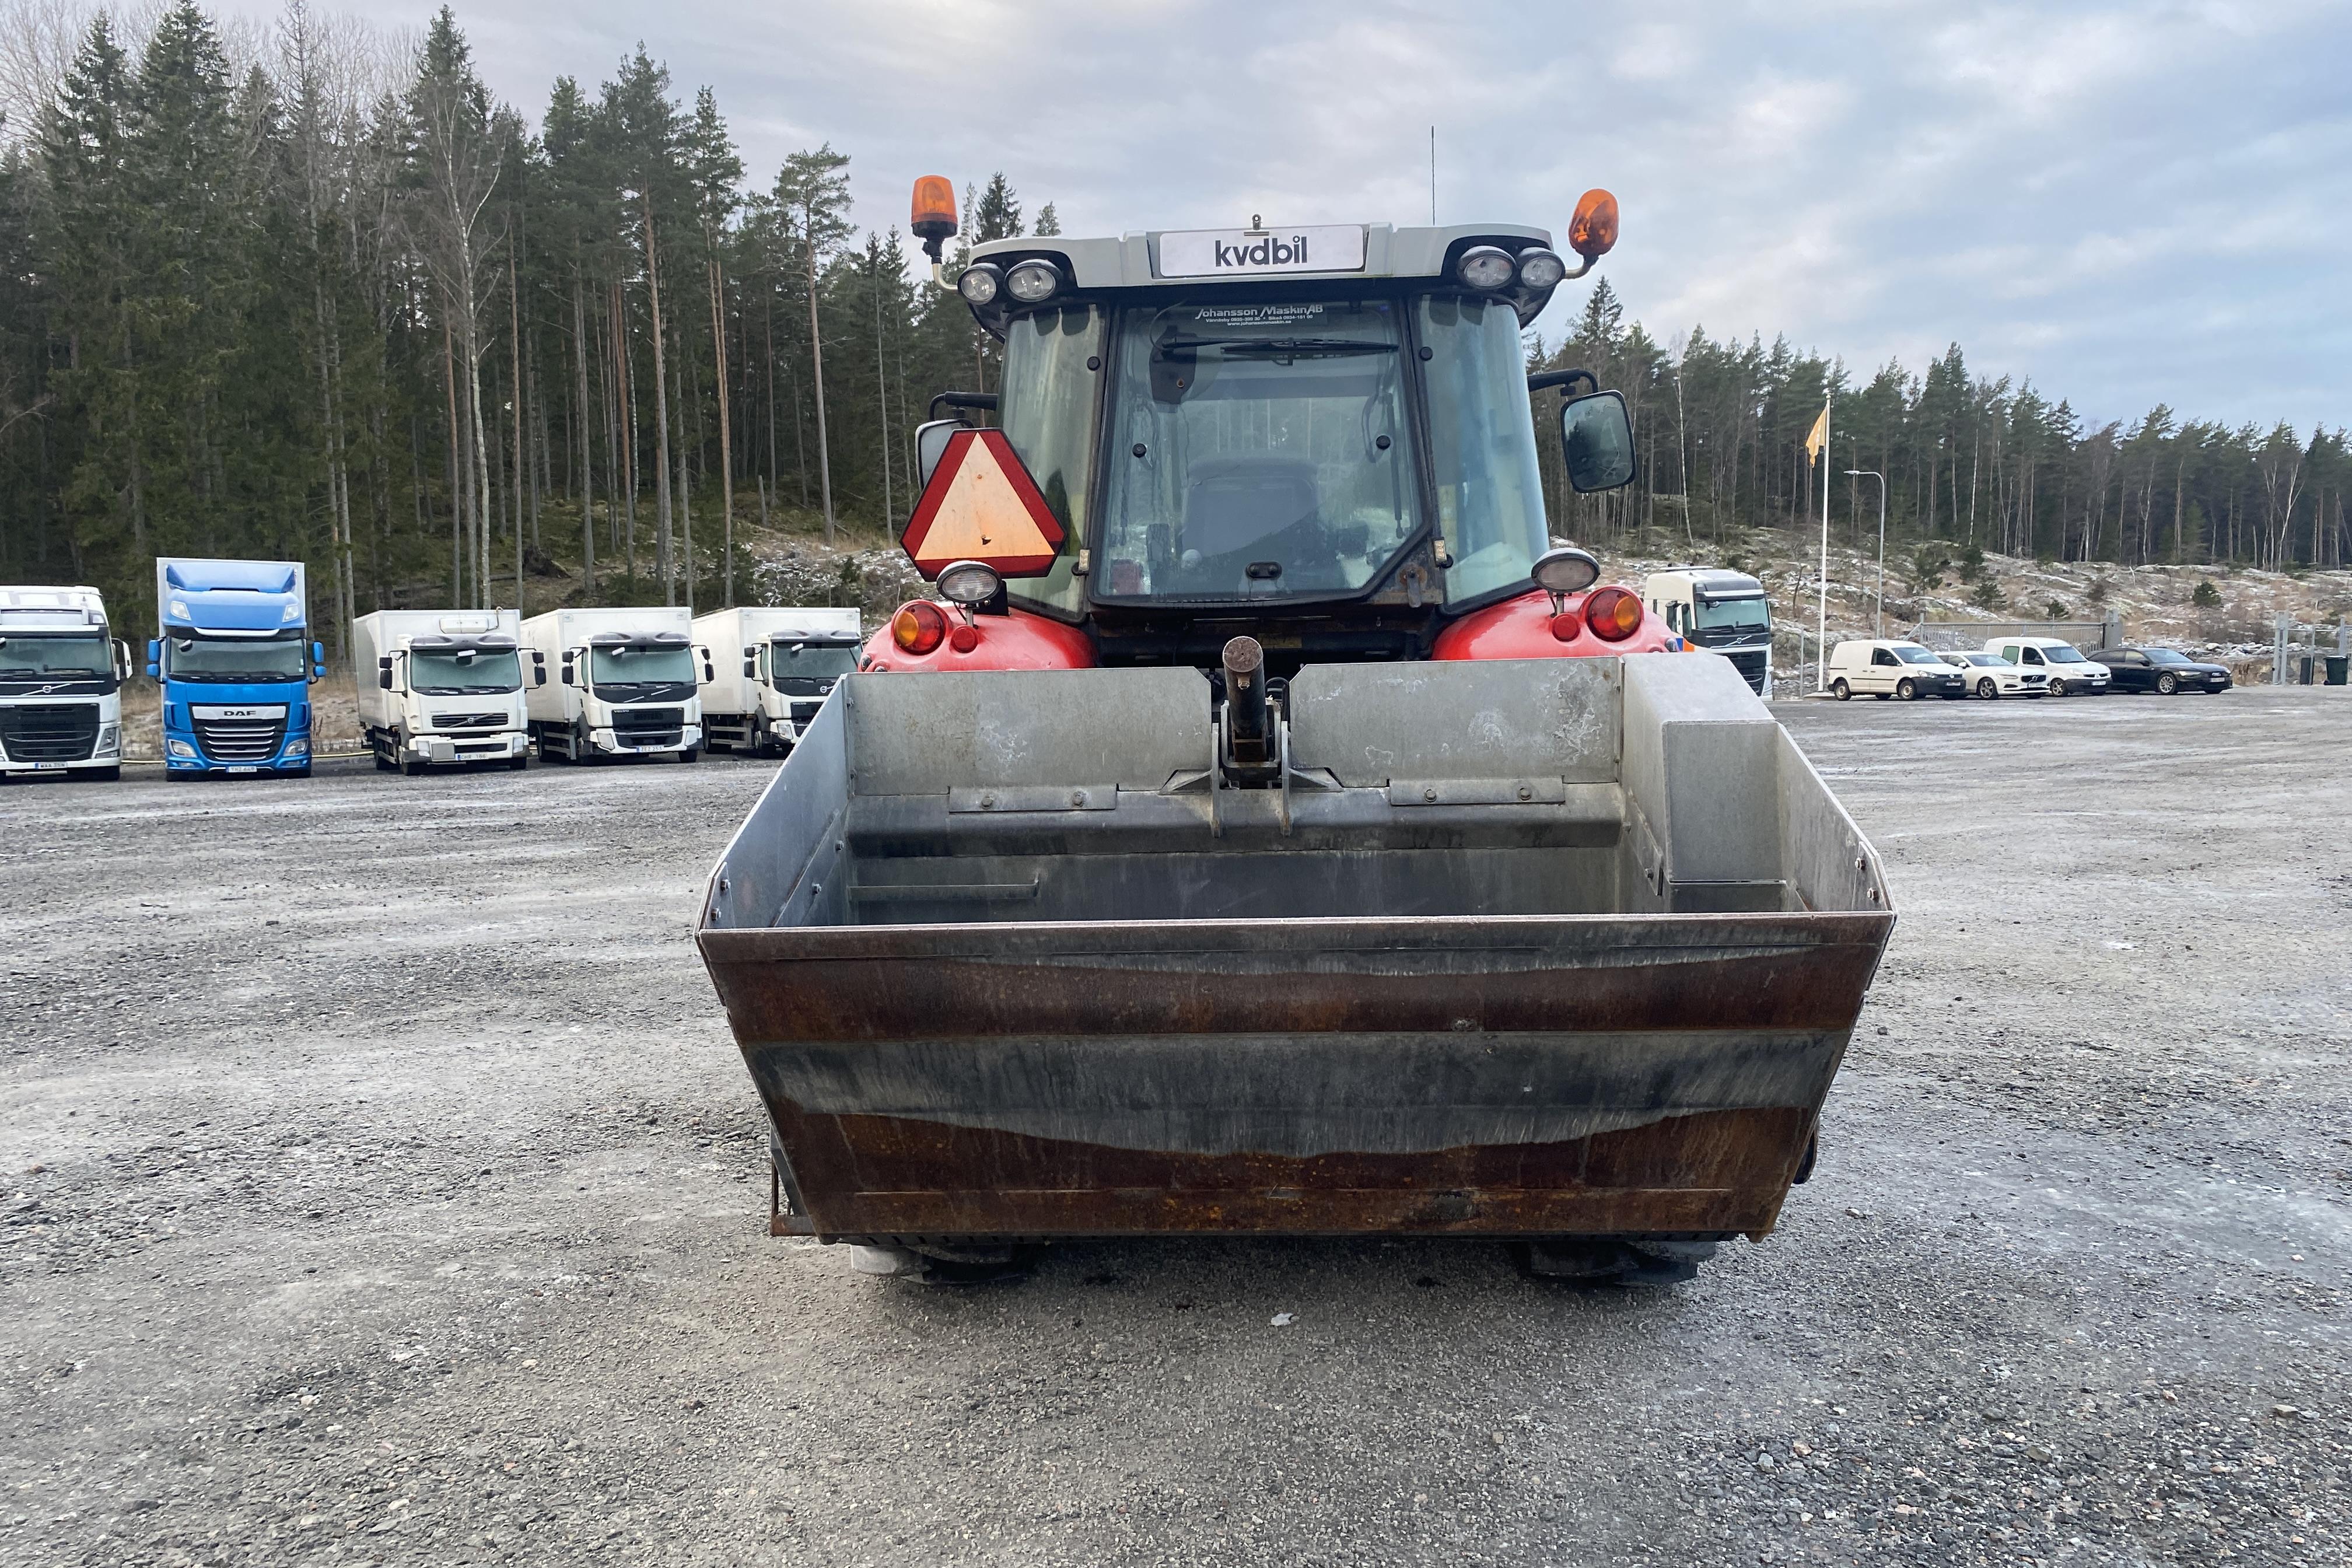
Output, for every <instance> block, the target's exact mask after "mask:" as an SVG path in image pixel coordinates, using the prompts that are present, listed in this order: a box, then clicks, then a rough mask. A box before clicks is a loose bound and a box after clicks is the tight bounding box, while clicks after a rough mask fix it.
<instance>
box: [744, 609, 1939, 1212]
mask: <svg viewBox="0 0 2352 1568" xmlns="http://www.w3.org/2000/svg"><path fill="white" fill-rule="evenodd" d="M1283 710H1284V712H1285V714H1286V719H1287V726H1286V732H1285V738H1286V742H1287V762H1286V767H1285V768H1284V770H1283V773H1282V787H1281V788H1278V789H1277V788H1267V789H1247V790H1236V789H1232V788H1228V787H1223V783H1222V781H1221V779H1220V777H1219V775H1218V773H1217V771H1216V769H1215V768H1214V766H1213V756H1214V752H1213V745H1214V731H1213V722H1212V714H1211V706H1210V699H1209V690H1208V687H1207V683H1206V681H1205V680H1204V679H1202V676H1201V675H1200V674H1199V673H1198V672H1196V671H1194V670H1191V669H1143V670H1104V671H1087V672H1076V673H1062V672H1055V673H1034V674H1028V673H1005V674H984V675H982V674H975V675H955V676H931V675H926V676H919V677H915V676H903V675H899V676H890V675H884V676H859V677H853V678H850V679H847V680H845V681H844V682H843V683H842V686H841V687H840V688H839V689H837V690H836V695H835V699H834V700H832V701H831V702H829V703H828V704H827V706H826V708H825V710H824V712H823V713H822V714H821V715H820V716H819V718H818V719H817V720H816V721H815V722H814V724H813V725H812V726H810V728H809V731H808V732H807V733H806V735H805V736H804V737H803V740H802V742H801V743H800V746H799V748H798V749H797V750H796V751H795V752H793V756H792V758H791V760H790V761H789V762H787V763H785V764H784V765H783V767H782V769H781V770H779V773H778V774H777V777H776V780H775V782H774V783H773V784H772V785H771V786H770V788H769V790H768V792H767V793H766V795H764V796H763V797H762V799H761V803H760V805H758V806H757V807H756V808H755V809H754V810H753V812H752V814H751V817H750V818H749V819H748V820H747V821H746V822H745V823H744V825H743V826H742V827H741V828H740V830H739V831H738V833H737V834H736V836H735V838H734V840H733V842H732V843H731V844H730V846H729V847H728V849H727V851H726V854H725V856H724V858H722V859H721V860H720V862H719V866H718V868H716V870H715V871H714V872H713V874H712V877H711V880H710V887H709V896H708V899H707V900H706V903H705V906H704V910H703V917H702V921H701V926H700V930H699V931H698V942H699V943H700V946H701V950H702V952H703V956H704V959H705V962H706V963H708V965H709V970H710V973H711V977H712V980H713V982H714V983H715V984H716V985H717V987H718V990H719V996H720V998H721V1000H722V1001H723V1002H724V1003H725V1005H726V1006H727V1010H728V1016H729V1018H730V1023H731V1024H732V1026H733V1029H734V1033H735V1037H736V1040H737V1042H738V1044H739V1045H740V1047H741V1048H742V1051H743V1055H744V1059H745V1061H746V1063H747V1065H748V1066H749V1067H750V1068H751V1076H752V1079H753V1081H754V1082H755V1084H756V1085H757V1087H758V1089H759V1091H760V1094H761V1099H762V1100H763V1101H764V1102H765V1104H766V1106H767V1109H768V1111H769V1115H770V1117H771V1119H772V1122H773V1124H774V1129H775V1132H776V1140H775V1144H776V1152H777V1154H778V1193H779V1198H780V1202H779V1205H778V1213H777V1216H776V1228H778V1229H779V1230H782V1231H790V1232H802V1233H811V1234H815V1235H819V1236H822V1237H828V1238H835V1239H856V1240H875V1241H898V1242H915V1243H925V1242H933V1243H937V1242H947V1241H963V1240H971V1239H975V1238H981V1237H987V1238H992V1239H1000V1240H1002V1239H1016V1238H1047V1237H1077V1236H1111V1235H1138V1234H1153V1233H1168V1232H1224V1233H1255V1234H1295V1235H1306V1234H1359V1233H1368V1232H1379V1233H1395V1234H1454V1235H1492V1236H1523V1237H1544V1236H1564V1235H1634V1236H1641V1235H1654V1236H1667V1235H1670V1236H1678V1237H1707V1236H1727V1235H1732V1234H1740V1233H1745V1234H1748V1235H1750V1236H1761V1235H1762V1234H1764V1233H1765V1232H1767V1231H1769V1230H1770V1229H1771V1228H1772V1226H1773V1224H1774V1222H1775V1220H1776V1218H1777V1216H1778V1215H1779V1212H1780V1205H1781V1203H1782V1201H1783V1199H1784V1198H1785V1196H1786V1194H1787V1191H1788V1188H1789V1185H1790V1182H1791V1180H1792V1179H1795V1178H1796V1176H1797V1175H1798V1173H1799V1170H1800V1167H1801V1164H1802V1163H1804V1161H1805V1160H1806V1158H1807V1154H1808V1151H1809V1149H1810V1147H1811V1140H1812V1137H1813V1131H1814V1126H1815V1122H1816V1120H1817V1118H1818V1115H1819V1112H1820V1109H1821V1105H1822V1099H1823V1097H1824V1096H1825V1095H1826V1094H1827V1092H1828V1089H1829V1085H1830V1082H1831V1079H1832V1077H1833V1076H1834V1075H1835V1073H1836V1071H1837V1068H1838V1064H1839V1061H1840V1059H1841V1058H1842V1057H1843V1051H1844V1048H1845V1045H1846V1040H1847V1037H1848V1034H1849V1032H1850V1030H1851V1028H1852V1026H1853V1020H1854V1017H1855V1016H1856V1014H1857V1012H1858V1011H1859V1009H1860V1006H1861V1004H1862V999H1863V994H1864V990H1865V988H1866V987H1867V985H1868V984H1869V982H1870V979H1871V976H1872V974H1873V973H1874V969H1875V967H1876V964H1877V962H1878V959H1879V955H1880V953H1881V952H1882V951H1883V949H1884V947H1885V942H1886V938H1887V934H1888V932H1889V931H1890V930H1891V928H1892V926H1893V915H1892V912H1891V910H1890V909H1889V907H1888V903H1887V898H1886V892H1885V884H1884V881H1883V879H1882V877H1881V872H1880V868H1879V865H1878V862H1877V860H1876V858H1875V856H1874V854H1873V852H1872V851H1871V849H1870V847H1869V846H1868V845H1867V844H1865V843H1864V841H1863V839H1862V837H1861V835H1860V834H1859V833H1858V832H1857V831H1856V830H1855V828H1854V826H1853V823H1852V822H1851V821H1850V820H1849V819H1848V818H1847V817H1846V816H1845V814H1844V813H1843V811H1842V810H1841V809H1840V808H1839V807H1838V805H1837V804H1836V802H1835V801H1834V800H1833V799H1832V797H1831V796H1830V795H1829V793H1828V791H1827V790H1826V789H1825V788H1824V787H1823V786H1822V783H1821V780H1820V778H1819V776H1818V775H1817V774H1815V773H1814V772H1813V771H1812V769H1811V766H1810V765H1809V764H1808V763H1806V761H1805V759H1804V758H1803V756H1802V755H1801V753H1800V752H1798V751H1797V750H1796V748H1795V746H1794V745H1793V744H1792V743H1791V742H1790V740H1789V739H1788V737H1787V735H1786V734H1785V733H1784V732H1783V731H1781V729H1780V726H1779V725H1778V724H1776V723H1774V722H1773V721H1772V720H1771V719H1770V717H1769V714H1768V713H1767V712H1766V711H1765V710H1764V708H1763V706H1762V704H1760V703H1759V702H1758V701H1757V700H1756V699H1755V698H1754V696H1753V695H1752V694H1751V693H1750V692H1749V691H1748V688H1747V687H1746V685H1745V683H1744V682H1742V681H1741V680H1740V679H1739V677H1738V674H1737V672H1736V671H1734V670H1733V669H1731V668H1730V667H1729V666H1728V665H1727V664H1726V663H1724V661H1722V660H1720V659H1713V658H1685V657H1682V656H1677V655H1646V656H1637V657H1633V658H1626V659H1623V660H1614V659H1593V660H1572V659H1563V660H1556V661H1536V662H1528V663H1465V664H1414V665H1351V666H1326V667H1309V668H1306V669H1304V670H1302V671H1301V672H1300V673H1299V674H1298V675H1297V677H1296V678H1295V679H1293V680H1292V682H1291V683H1290V687H1289V690H1288V692H1287V694H1286V701H1285V703H1284V704H1283Z"/></svg>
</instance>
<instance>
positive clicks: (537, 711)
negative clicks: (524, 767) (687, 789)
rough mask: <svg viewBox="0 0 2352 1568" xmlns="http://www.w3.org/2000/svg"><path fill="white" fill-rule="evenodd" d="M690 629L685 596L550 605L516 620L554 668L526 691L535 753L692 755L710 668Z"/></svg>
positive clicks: (584, 758) (574, 757) (544, 756)
mask: <svg viewBox="0 0 2352 1568" xmlns="http://www.w3.org/2000/svg"><path fill="white" fill-rule="evenodd" d="M693 630H694V622H693V618H692V616H691V614H690V613H689V612H688V610H687V609H686V608H685V606H683V605H677V606H672V607H669V608H661V607H657V606H648V607H646V608H645V609H628V608H600V609H580V610H550V611H549V612H548V613H547V614H545V615H543V616H531V618H530V619H529V620H527V621H525V622H523V624H522V640H523V646H524V647H528V648H530V649H532V650H534V651H535V652H537V653H538V654H539V655H540V656H541V658H544V659H545V660H546V661H547V662H548V664H549V665H550V666H551V667H553V669H554V674H553V676H552V677H551V679H549V680H548V683H547V684H546V685H544V686H534V687H532V688H530V691H529V692H528V693H527V694H526V705H527V707H528V709H529V710H530V737H531V740H532V741H533V742H536V743H537V745H538V747H539V755H540V759H541V761H542V762H544V761H547V760H550V759H551V758H555V757H562V758H563V759H564V760H565V761H567V762H573V763H586V762H593V761H595V760H596V759H598V758H600V757H652V756H676V757H677V759H678V760H679V761H680V762H685V763H690V762H692V761H694V760H695V759H696V758H697V757H698V756H700V755H701V754H702V698H701V695H700V692H699V687H700V685H701V683H702V682H703V681H706V680H708V679H710V678H711V676H712V675H713V674H715V673H716V671H715V670H713V669H712V668H711V663H710V656H709V651H708V650H707V649H702V648H698V647H695V646H694V637H693Z"/></svg>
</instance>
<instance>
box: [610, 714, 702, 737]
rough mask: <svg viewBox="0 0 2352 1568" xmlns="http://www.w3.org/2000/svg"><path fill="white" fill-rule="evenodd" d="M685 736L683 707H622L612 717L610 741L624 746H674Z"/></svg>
mask: <svg viewBox="0 0 2352 1568" xmlns="http://www.w3.org/2000/svg"><path fill="white" fill-rule="evenodd" d="M685 733H686V710H685V709H683V708H622V709H616V710H614V714H613V739H614V740H615V741H617V742H620V743H621V744H622V745H624V746H675V745H677V743H678V742H679V741H680V740H681V739H682V738H683V737H684V735H685Z"/></svg>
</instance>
